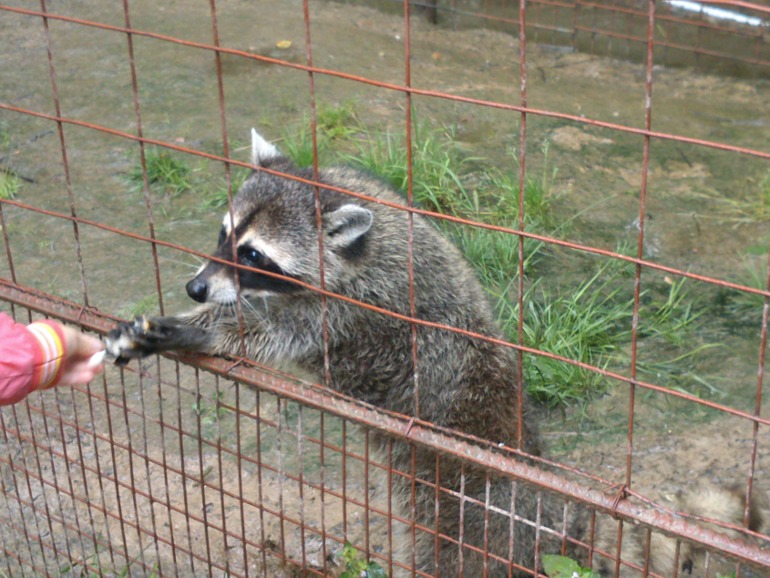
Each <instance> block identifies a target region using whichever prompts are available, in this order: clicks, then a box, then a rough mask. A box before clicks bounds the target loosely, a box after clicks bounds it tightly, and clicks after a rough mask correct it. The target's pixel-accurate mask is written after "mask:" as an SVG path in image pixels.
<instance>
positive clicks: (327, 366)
mask: <svg viewBox="0 0 770 578" xmlns="http://www.w3.org/2000/svg"><path fill="white" fill-rule="evenodd" d="M302 16H303V21H304V24H305V60H306V62H307V66H308V72H307V78H308V90H309V92H310V138H311V143H312V146H313V180H314V181H315V182H318V181H319V167H318V107H317V102H316V92H315V75H314V74H313V43H312V40H311V34H310V5H309V2H308V0H303V2H302ZM313 193H314V195H315V212H316V234H317V242H318V281H319V285H320V288H321V290H322V291H325V290H326V263H325V257H324V240H323V219H322V215H321V190H320V189H319V187H318V186H317V185H315V186H314V187H313ZM328 315H329V311H328V301H327V297H326V294H325V293H322V294H321V330H322V334H321V335H322V340H323V363H324V375H323V378H324V385H325V386H326V387H329V388H332V387H333V384H332V378H331V362H330V360H329V319H328ZM301 412H302V407H301V406H300V414H301ZM301 433H302V432H301V430H300V435H301ZM321 434H322V435H321V448H322V450H321V452H322V454H323V446H324V443H325V439H324V436H323V429H321ZM343 443H344V442H343ZM300 449H301V446H300ZM300 458H301V456H300ZM344 464H345V462H344V454H343V468H344ZM301 467H302V462H301V459H300V468H301ZM299 483H300V497H301V496H302V493H303V489H302V471H301V469H300V482H299ZM346 491H347V486H346V485H345V484H343V486H342V492H343V504H342V507H343V518H342V523H343V527H344V528H346V527H347V494H346ZM320 493H321V549H322V553H323V566H324V571H326V526H325V523H326V518H325V516H324V515H323V514H324V493H325V490H324V472H323V459H322V461H321V489H320ZM300 508H301V515H300V520H301V522H302V526H301V527H302V529H301V530H300V532H301V537H302V563H303V567H304V566H305V517H304V512H305V509H304V508H305V507H304V502H301V504H300ZM345 534H346V539H347V531H346V530H345Z"/></svg>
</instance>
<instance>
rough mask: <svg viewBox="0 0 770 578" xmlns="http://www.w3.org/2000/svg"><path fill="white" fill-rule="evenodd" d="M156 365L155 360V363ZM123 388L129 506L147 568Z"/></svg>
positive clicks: (123, 389) (123, 388)
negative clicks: (129, 493)
mask: <svg viewBox="0 0 770 578" xmlns="http://www.w3.org/2000/svg"><path fill="white" fill-rule="evenodd" d="M155 362H156V363H157V359H156V361H155ZM138 375H139V387H140V388H141V387H142V373H141V372H138ZM122 385H123V387H122V389H121V401H122V403H123V406H122V409H123V425H124V426H125V428H126V429H125V432H126V446H127V450H126V451H127V452H128V478H129V483H130V485H129V489H130V492H131V504H132V505H133V507H134V520H135V522H136V539H137V544H138V546H139V559H140V560H141V561H142V567H144V568H147V560H146V559H145V557H144V548H143V547H142V525H141V524H140V522H139V520H140V518H139V503H138V500H137V492H136V478H135V477H134V453H135V452H134V444H133V442H132V441H131V436H130V435H128V434H129V432H130V431H131V422H130V420H129V412H128V397H127V396H126V387H125V382H123V383H122ZM117 472H118V470H116V471H115V475H116V477H117ZM126 552H128V547H126Z"/></svg>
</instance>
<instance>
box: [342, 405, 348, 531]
mask: <svg viewBox="0 0 770 578" xmlns="http://www.w3.org/2000/svg"><path fill="white" fill-rule="evenodd" d="M342 537H343V538H344V539H345V541H346V542H347V541H348V422H347V420H346V419H343V420H342Z"/></svg>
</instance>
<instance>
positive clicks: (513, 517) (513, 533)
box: [508, 480, 519, 578]
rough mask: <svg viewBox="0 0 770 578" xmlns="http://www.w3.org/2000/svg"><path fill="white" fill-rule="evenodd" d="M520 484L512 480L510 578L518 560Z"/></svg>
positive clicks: (509, 528) (509, 536)
mask: <svg viewBox="0 0 770 578" xmlns="http://www.w3.org/2000/svg"><path fill="white" fill-rule="evenodd" d="M518 487H519V486H518V484H517V483H516V481H515V480H511V507H510V511H509V513H510V515H511V518H510V520H511V521H510V523H509V526H508V560H509V561H510V564H508V578H513V566H514V563H515V562H516V491H517V489H518Z"/></svg>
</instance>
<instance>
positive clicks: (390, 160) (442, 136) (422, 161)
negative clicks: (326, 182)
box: [341, 123, 470, 215]
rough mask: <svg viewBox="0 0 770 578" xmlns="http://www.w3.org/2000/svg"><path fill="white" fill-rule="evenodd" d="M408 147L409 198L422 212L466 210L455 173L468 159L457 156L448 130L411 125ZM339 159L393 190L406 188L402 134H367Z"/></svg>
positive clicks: (405, 161) (463, 190)
mask: <svg viewBox="0 0 770 578" xmlns="http://www.w3.org/2000/svg"><path fill="white" fill-rule="evenodd" d="M413 136H414V139H413V145H412V195H413V199H414V201H415V204H418V205H420V206H422V207H424V208H426V209H429V210H432V211H436V212H440V213H446V214H452V215H457V214H461V213H463V212H464V209H467V207H468V202H469V201H468V198H467V196H466V194H465V189H464V187H463V184H462V182H461V180H460V176H459V171H461V170H462V169H463V166H464V165H465V164H466V163H467V162H468V161H469V160H470V159H467V158H463V157H462V156H461V155H460V151H459V148H458V147H457V144H456V141H455V139H454V132H453V131H452V130H451V129H444V130H443V131H442V132H439V131H434V130H430V129H429V128H428V126H427V125H421V124H420V123H415V130H414V134H413ZM341 159H342V160H343V161H344V162H346V163H349V164H351V165H353V166H355V167H358V168H360V169H363V170H365V171H367V172H369V173H372V174H374V175H377V176H378V177H380V178H381V179H383V180H384V181H385V182H387V183H389V184H390V185H391V186H392V187H394V188H395V189H397V190H399V191H402V192H406V191H407V188H408V185H409V171H408V163H407V147H406V143H405V142H404V135H402V134H394V133H392V132H384V133H371V132H370V133H367V134H366V135H365V136H364V138H363V139H362V140H361V141H360V142H359V143H358V149H357V150H356V152H355V153H353V154H343V155H341Z"/></svg>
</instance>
